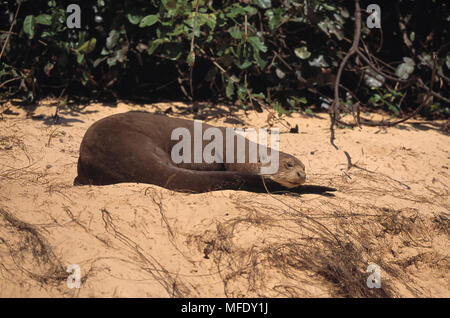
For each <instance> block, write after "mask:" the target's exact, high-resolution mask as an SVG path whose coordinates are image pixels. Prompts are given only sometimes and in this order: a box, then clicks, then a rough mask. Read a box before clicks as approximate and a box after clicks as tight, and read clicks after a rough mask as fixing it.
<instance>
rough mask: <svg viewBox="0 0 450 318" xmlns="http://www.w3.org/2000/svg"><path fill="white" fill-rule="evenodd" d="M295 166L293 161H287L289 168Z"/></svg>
mask: <svg viewBox="0 0 450 318" xmlns="http://www.w3.org/2000/svg"><path fill="white" fill-rule="evenodd" d="M293 166H294V164H293V163H292V162H288V163H286V167H288V168H292V167H293Z"/></svg>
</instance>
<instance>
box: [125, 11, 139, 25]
mask: <svg viewBox="0 0 450 318" xmlns="http://www.w3.org/2000/svg"><path fill="white" fill-rule="evenodd" d="M127 19H128V21H130V23H131V24H139V22H141V20H142V16H140V15H134V14H131V13H128V14H127Z"/></svg>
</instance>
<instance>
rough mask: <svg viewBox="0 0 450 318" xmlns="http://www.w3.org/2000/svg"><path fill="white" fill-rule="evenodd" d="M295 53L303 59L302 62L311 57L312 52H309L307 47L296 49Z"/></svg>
mask: <svg viewBox="0 0 450 318" xmlns="http://www.w3.org/2000/svg"><path fill="white" fill-rule="evenodd" d="M294 53H295V55H297V57H299V58H301V59H302V60H306V59H307V58H308V57H310V56H311V52H309V51H308V48H307V47H306V46H302V47H299V48H296V49H295V50H294Z"/></svg>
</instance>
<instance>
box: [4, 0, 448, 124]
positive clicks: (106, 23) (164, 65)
mask: <svg viewBox="0 0 450 318" xmlns="http://www.w3.org/2000/svg"><path fill="white" fill-rule="evenodd" d="M70 3H78V4H79V6H80V7H81V28H79V29H76V28H75V29H70V28H68V26H67V19H68V17H69V15H70V13H68V12H66V9H67V6H68V5H69V4H70ZM0 4H1V6H3V7H4V9H3V10H1V11H0V31H1V33H0V41H1V46H2V47H3V46H5V50H4V52H3V55H2V56H1V57H0V58H1V60H2V64H1V67H0V93H1V96H2V99H3V100H6V99H10V98H13V97H14V98H20V99H22V100H25V101H28V102H33V101H35V100H37V99H39V98H41V97H43V96H46V95H49V94H52V95H54V96H59V95H61V94H65V95H69V96H71V97H74V96H85V97H87V98H100V99H105V98H106V99H108V98H117V97H123V98H147V99H157V98H169V99H172V100H173V99H188V100H191V101H192V100H205V99H206V100H216V99H218V100H222V101H227V100H228V101H231V102H234V103H239V104H240V105H242V106H243V107H249V106H251V107H254V108H257V109H258V108H260V107H261V106H264V105H271V106H272V107H274V108H275V109H276V111H278V112H279V113H280V114H282V113H285V112H290V111H298V110H301V109H304V108H306V109H308V111H307V112H309V113H311V112H312V109H311V108H310V106H311V105H318V106H317V107H316V108H320V105H323V106H324V107H325V108H326V103H325V104H324V103H323V100H327V99H329V98H330V97H332V95H333V89H332V85H333V82H334V78H335V77H334V75H333V74H335V73H336V71H337V68H338V67H339V64H340V62H341V60H342V58H343V56H344V55H345V53H346V52H347V51H348V49H349V47H350V45H351V39H352V37H353V32H354V26H353V24H354V17H353V16H354V12H353V10H354V8H353V2H352V1H328V0H308V1H292V0H282V1H279V0H253V1H252V0H241V1H226V0H223V1H212V0H193V1H191V0H161V1H156V0H151V1H150V0H124V1H111V0H95V1H94V0H90V1H78V2H77V1H56V0H33V1H31V0H28V1H26V0H23V1H21V2H20V8H19V10H18V11H17V13H18V14H17V17H16V18H15V13H16V10H17V8H18V5H19V1H4V0H3V1H0ZM368 4H370V1H362V2H361V7H362V8H364V9H365V8H366V7H367V6H368ZM447 7H448V4H446V3H445V2H439V1H429V2H427V3H424V2H414V1H411V0H401V1H394V2H392V3H390V2H389V3H383V4H382V6H381V26H382V30H384V33H381V32H380V29H376V28H374V29H370V28H368V27H367V25H366V23H365V21H366V19H367V17H368V14H367V13H365V14H364V15H363V20H364V22H363V23H362V33H361V35H362V39H363V43H364V45H365V46H366V49H367V52H373V54H375V53H376V54H375V55H376V57H372V56H370V59H372V58H377V59H380V60H382V61H383V63H384V64H385V65H386V68H387V69H391V71H392V73H393V74H395V75H396V76H397V77H398V78H400V79H403V80H408V79H411V81H409V82H408V84H407V85H400V86H398V85H394V84H395V83H392V82H389V80H388V79H385V78H383V77H381V78H380V76H379V75H377V74H375V73H374V72H370V70H368V69H367V67H366V68H364V67H362V65H361V61H359V60H358V59H356V60H354V61H352V62H351V63H349V64H348V65H347V67H346V69H345V72H344V76H343V79H342V84H343V85H344V86H345V87H346V88H348V90H350V91H352V92H354V93H355V94H356V95H357V96H358V97H359V99H360V100H361V104H363V105H365V106H366V107H367V108H368V109H384V110H387V111H390V112H392V114H394V115H400V114H401V113H402V111H406V110H408V108H414V107H416V106H417V96H418V95H420V94H422V93H424V89H423V87H419V86H417V85H416V83H415V80H414V78H416V77H420V78H423V81H424V82H425V83H426V82H427V81H429V79H430V74H431V70H432V68H433V63H432V58H431V56H432V53H433V52H436V53H437V57H438V59H437V60H438V63H437V70H438V77H439V80H440V81H441V82H442V81H443V83H444V84H445V83H446V85H443V84H440V85H435V87H434V90H435V91H436V93H437V94H439V95H440V96H444V100H442V99H438V98H435V97H434V99H433V101H432V102H430V105H429V107H426V108H425V109H424V112H425V113H426V114H441V115H442V114H443V115H446V116H448V114H449V113H450V110H449V106H448V104H447V103H446V102H445V96H448V82H447V80H448V74H449V68H450V55H449V53H448V30H449V28H448V27H445V25H447V26H448V21H449V17H448V12H449V10H446V9H448V8H447ZM425 20H426V21H427V23H426V24H424V23H422V22H423V21H425ZM13 21H15V26H14V27H13V29H12V33H11V34H10V35H9V34H8V30H9V28H10V25H11V23H12V22H13ZM421 21H422V22H421ZM8 35H9V38H8ZM405 36H406V39H405ZM446 74H447V75H446ZM319 97H320V98H321V99H319ZM342 97H344V96H342Z"/></svg>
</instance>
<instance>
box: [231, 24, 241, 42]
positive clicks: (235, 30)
mask: <svg viewBox="0 0 450 318" xmlns="http://www.w3.org/2000/svg"><path fill="white" fill-rule="evenodd" d="M228 33H230V35H231V37H232V38H233V39H237V40H241V39H242V31H241V30H240V29H239V27H238V26H237V25H235V26H232V27H231V28H229V29H228Z"/></svg>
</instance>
